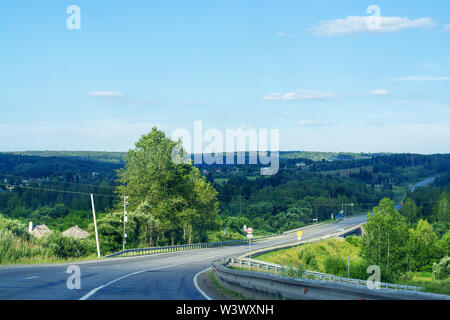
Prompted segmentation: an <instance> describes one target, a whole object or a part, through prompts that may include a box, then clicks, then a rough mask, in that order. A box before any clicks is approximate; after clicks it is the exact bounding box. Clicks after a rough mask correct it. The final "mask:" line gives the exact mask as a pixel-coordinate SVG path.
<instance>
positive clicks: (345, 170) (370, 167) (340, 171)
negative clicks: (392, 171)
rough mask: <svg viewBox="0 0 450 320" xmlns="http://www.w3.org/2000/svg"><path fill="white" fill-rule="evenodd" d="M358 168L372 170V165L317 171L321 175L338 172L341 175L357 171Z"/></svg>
mask: <svg viewBox="0 0 450 320" xmlns="http://www.w3.org/2000/svg"><path fill="white" fill-rule="evenodd" d="M360 170H366V171H367V172H373V166H363V167H357V168H349V169H337V170H323V171H319V172H318V173H320V174H322V175H328V174H329V175H334V174H340V175H341V176H348V175H350V174H351V173H359V172H360Z"/></svg>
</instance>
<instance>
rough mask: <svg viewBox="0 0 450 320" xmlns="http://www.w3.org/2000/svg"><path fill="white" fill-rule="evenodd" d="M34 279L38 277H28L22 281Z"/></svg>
mask: <svg viewBox="0 0 450 320" xmlns="http://www.w3.org/2000/svg"><path fill="white" fill-rule="evenodd" d="M36 278H38V276H32V277H28V278H25V279H23V280H30V279H36Z"/></svg>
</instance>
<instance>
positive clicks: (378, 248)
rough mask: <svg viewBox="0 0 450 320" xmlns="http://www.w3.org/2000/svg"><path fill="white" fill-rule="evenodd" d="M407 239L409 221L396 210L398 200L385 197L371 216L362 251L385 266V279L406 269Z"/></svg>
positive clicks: (382, 268) (368, 258) (370, 259)
mask: <svg viewBox="0 0 450 320" xmlns="http://www.w3.org/2000/svg"><path fill="white" fill-rule="evenodd" d="M407 240H408V229H407V226H406V223H405V222H404V220H403V219H402V217H401V216H400V214H399V213H398V212H397V210H395V208H394V202H393V201H392V200H390V199H388V198H384V199H382V200H381V201H380V203H379V205H378V206H377V207H375V208H374V214H373V216H372V214H368V216H367V224H366V225H365V226H364V235H363V246H362V251H361V252H362V255H363V256H364V258H365V259H366V260H367V261H368V262H369V263H371V264H374V265H378V266H379V267H380V268H381V270H382V272H384V273H385V275H384V278H385V279H390V278H391V277H393V276H396V275H398V274H399V273H401V272H402V271H404V270H405V269H406V259H405V253H406V243H407ZM382 276H383V274H382Z"/></svg>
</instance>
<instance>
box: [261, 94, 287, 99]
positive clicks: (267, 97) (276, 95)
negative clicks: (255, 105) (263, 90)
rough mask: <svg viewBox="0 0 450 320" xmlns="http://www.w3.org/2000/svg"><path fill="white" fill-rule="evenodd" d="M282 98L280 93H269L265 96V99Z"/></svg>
mask: <svg viewBox="0 0 450 320" xmlns="http://www.w3.org/2000/svg"><path fill="white" fill-rule="evenodd" d="M282 98H283V97H282V96H281V94H279V93H269V94H267V95H265V96H264V97H263V100H281V99H282Z"/></svg>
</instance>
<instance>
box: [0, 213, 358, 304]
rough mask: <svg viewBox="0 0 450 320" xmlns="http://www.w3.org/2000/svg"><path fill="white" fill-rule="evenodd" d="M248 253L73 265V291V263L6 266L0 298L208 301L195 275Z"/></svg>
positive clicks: (286, 239)
mask: <svg viewBox="0 0 450 320" xmlns="http://www.w3.org/2000/svg"><path fill="white" fill-rule="evenodd" d="M364 221H366V215H362V216H355V217H349V218H346V219H344V220H342V221H341V222H339V223H330V224H324V225H319V226H317V227H314V228H311V229H306V230H304V231H303V239H304V240H308V239H311V238H315V237H319V236H324V235H327V234H331V233H333V232H335V231H337V229H340V228H346V227H349V226H351V225H355V224H358V223H361V222H364ZM296 239H297V235H296V233H295V232H294V233H290V234H287V235H282V236H279V237H274V238H269V239H266V240H261V241H257V242H255V243H252V248H253V249H261V248H266V247H271V246H277V245H281V244H287V243H292V242H295V241H296ZM247 251H248V246H247V245H239V246H232V247H218V248H205V249H197V250H192V251H180V252H174V253H164V254H154V255H148V256H139V257H123V258H106V259H101V260H97V261H86V262H79V263H72V264H76V265H77V266H79V267H80V269H81V289H79V290H77V289H73V290H69V289H68V288H67V285H66V282H67V279H68V277H69V274H66V270H67V267H68V266H69V265H71V264H70V263H63V264H45V265H44V264H42V265H17V266H0V299H12V300H22V299H39V300H41V299H43V300H45V299H61V300H78V299H99V300H100V299H121V300H128V299H136V300H147V299H149V300H172V299H186V300H203V299H205V297H204V296H203V295H202V294H201V293H200V292H199V291H198V290H197V289H196V286H195V284H194V281H193V279H194V277H195V275H196V274H197V273H198V272H200V271H203V270H205V269H207V268H208V267H210V266H211V261H214V260H218V259H223V258H227V257H237V256H239V255H241V254H243V253H245V252H247Z"/></svg>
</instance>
